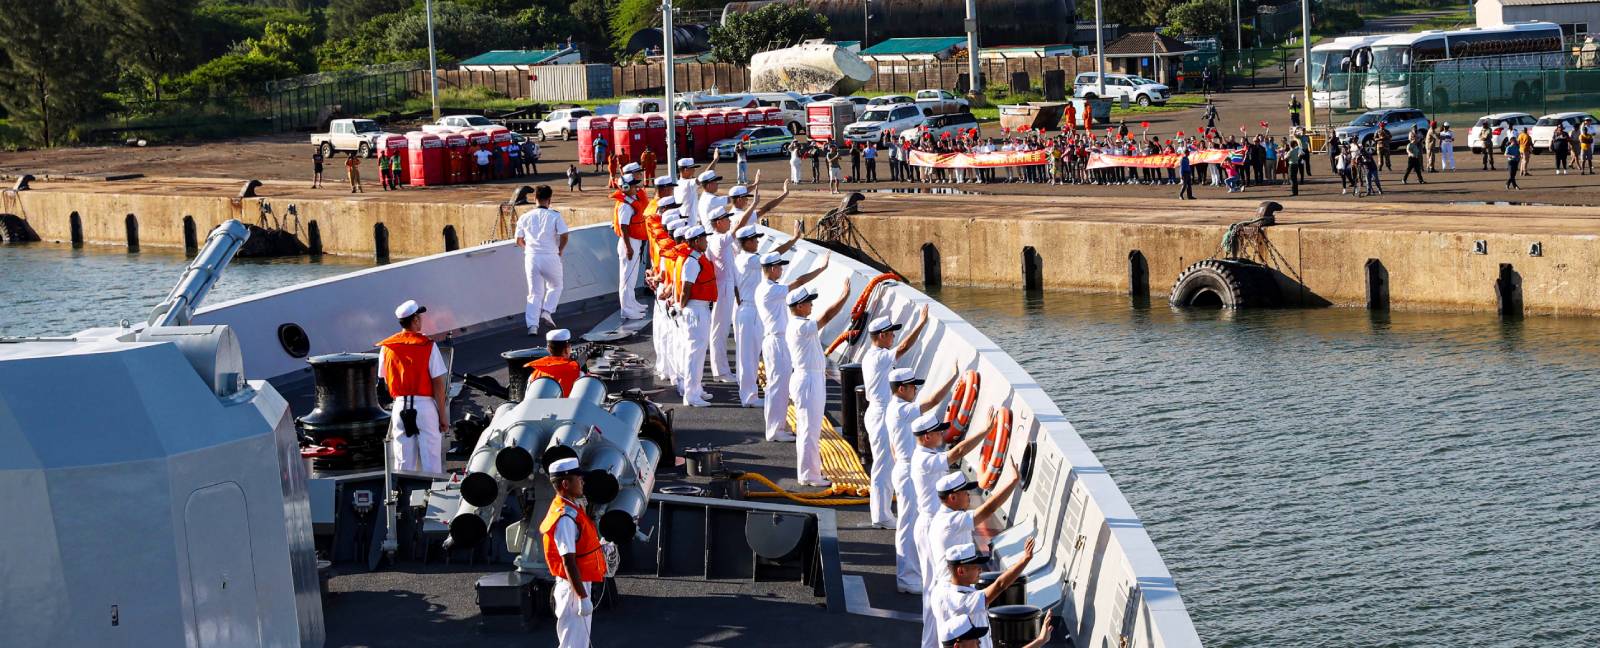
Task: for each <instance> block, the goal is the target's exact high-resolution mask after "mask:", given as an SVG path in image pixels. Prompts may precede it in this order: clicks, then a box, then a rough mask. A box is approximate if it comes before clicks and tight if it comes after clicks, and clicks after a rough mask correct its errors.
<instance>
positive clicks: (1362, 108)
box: [1315, 69, 1600, 124]
mask: <svg viewBox="0 0 1600 648" xmlns="http://www.w3.org/2000/svg"><path fill="white" fill-rule="evenodd" d="M1315 89H1316V90H1317V96H1318V97H1319V102H1318V103H1319V107H1318V110H1319V112H1322V113H1323V114H1325V115H1329V116H1330V117H1331V119H1330V121H1332V122H1333V123H1336V124H1343V123H1347V122H1349V121H1351V120H1352V119H1354V118H1355V117H1356V116H1357V115H1360V114H1361V113H1364V112H1367V111H1369V110H1378V109H1388V108H1416V109H1419V110H1421V111H1423V112H1424V113H1426V114H1427V115H1428V117H1429V118H1430V119H1434V120H1438V121H1451V122H1455V123H1461V124H1470V123H1473V122H1475V121H1476V120H1477V119H1478V118H1479V117H1482V116H1484V115H1490V114H1495V113H1505V112H1522V113H1528V114H1530V115H1533V116H1534V117H1539V116H1542V115H1548V114H1552V113H1562V112H1583V113H1595V112H1596V111H1597V110H1600V69H1559V70H1537V69H1528V70H1512V69H1503V70H1484V71H1475V72H1438V71H1434V72H1405V73H1375V72H1369V73H1361V74H1332V75H1329V77H1328V79H1327V82H1326V83H1325V84H1319V87H1317V88H1315ZM1324 96H1326V101H1327V103H1328V105H1327V106H1322V105H1320V104H1321V103H1322V99H1321V98H1322V97H1324Z"/></svg>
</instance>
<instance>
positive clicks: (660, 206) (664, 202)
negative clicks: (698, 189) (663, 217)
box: [656, 194, 678, 214]
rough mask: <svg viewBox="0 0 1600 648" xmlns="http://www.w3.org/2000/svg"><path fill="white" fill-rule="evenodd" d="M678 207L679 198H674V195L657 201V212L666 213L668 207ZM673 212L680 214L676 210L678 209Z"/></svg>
mask: <svg viewBox="0 0 1600 648" xmlns="http://www.w3.org/2000/svg"><path fill="white" fill-rule="evenodd" d="M677 206H678V197H677V196H674V195H672V194H667V195H665V196H662V197H660V198H657V199H656V210H657V211H666V208H667V207H677ZM671 211H672V213H674V214H676V213H678V210H676V209H673V210H671Z"/></svg>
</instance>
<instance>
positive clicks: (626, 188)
mask: <svg viewBox="0 0 1600 648" xmlns="http://www.w3.org/2000/svg"><path fill="white" fill-rule="evenodd" d="M621 182H622V185H621V188H619V189H617V190H616V191H614V192H612V194H611V200H613V201H615V202H616V204H615V205H613V206H612V212H611V231H612V232H615V233H616V235H617V301H618V302H619V304H620V305H621V307H622V319H643V318H644V314H645V313H644V305H643V304H640V303H639V298H638V297H636V296H634V290H636V289H637V288H638V286H639V259H640V255H641V254H643V253H644V238H645V228H644V222H645V210H646V209H647V207H648V206H649V204H650V199H649V197H648V196H645V195H644V190H643V189H641V188H639V176H636V175H633V174H631V173H625V174H623V175H622V181H621Z"/></svg>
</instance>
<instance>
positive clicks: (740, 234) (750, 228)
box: [733, 225, 761, 241]
mask: <svg viewBox="0 0 1600 648" xmlns="http://www.w3.org/2000/svg"><path fill="white" fill-rule="evenodd" d="M733 235H734V237H736V238H738V239H739V240H741V241H746V240H749V239H753V238H761V230H758V229H756V226H754V225H746V226H744V227H741V228H739V231H737V232H734V233H733Z"/></svg>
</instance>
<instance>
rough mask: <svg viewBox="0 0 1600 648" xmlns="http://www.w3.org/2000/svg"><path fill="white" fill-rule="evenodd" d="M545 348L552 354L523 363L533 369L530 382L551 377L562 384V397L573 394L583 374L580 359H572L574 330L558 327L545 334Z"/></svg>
mask: <svg viewBox="0 0 1600 648" xmlns="http://www.w3.org/2000/svg"><path fill="white" fill-rule="evenodd" d="M544 348H545V349H547V350H549V351H550V355H547V356H545V357H543V358H539V359H538V360H534V361H533V362H530V363H528V364H526V365H523V366H525V367H527V368H529V369H532V370H533V373H530V374H528V382H530V383H531V382H533V381H535V380H538V379H540V378H549V379H551V380H554V381H556V384H558V385H561V397H562V398H566V397H568V396H571V395H572V384H573V383H575V382H578V377H579V376H582V375H583V369H582V368H581V367H579V366H578V361H577V360H573V359H572V332H571V331H568V330H567V329H556V330H554V331H550V332H549V333H546V334H544Z"/></svg>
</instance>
